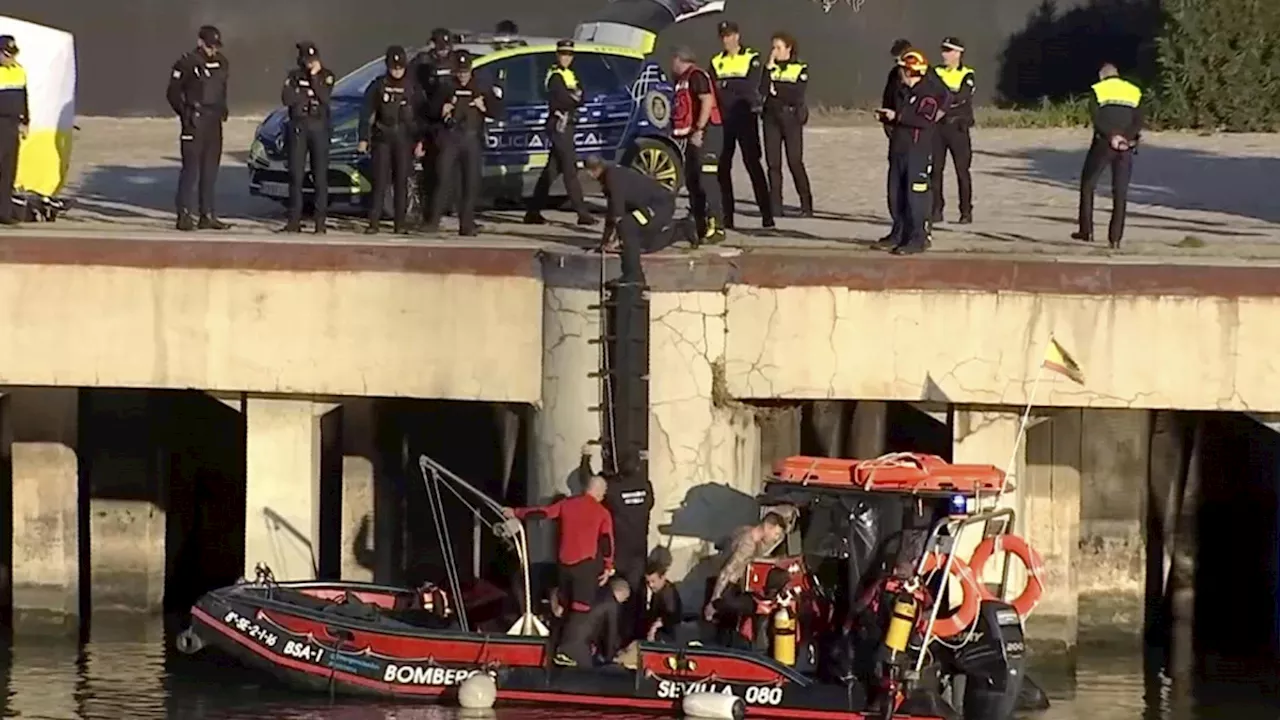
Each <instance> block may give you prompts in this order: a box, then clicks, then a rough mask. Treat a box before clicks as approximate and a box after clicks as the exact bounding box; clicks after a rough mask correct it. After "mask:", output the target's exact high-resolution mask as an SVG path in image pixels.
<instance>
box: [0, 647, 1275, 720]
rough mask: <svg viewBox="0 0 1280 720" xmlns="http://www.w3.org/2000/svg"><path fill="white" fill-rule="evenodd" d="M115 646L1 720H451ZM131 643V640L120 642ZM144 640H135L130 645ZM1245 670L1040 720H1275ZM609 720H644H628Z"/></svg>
mask: <svg viewBox="0 0 1280 720" xmlns="http://www.w3.org/2000/svg"><path fill="white" fill-rule="evenodd" d="M112 634H114V635H118V636H121V637H122V639H119V640H115V639H113V640H101V641H95V642H92V643H90V644H88V645H85V646H83V647H77V646H76V645H74V644H69V643H62V642H50V641H47V640H46V641H40V640H30V641H20V642H17V643H15V644H14V645H13V646H12V647H11V648H10V649H9V651H8V652H7V653H4V654H3V656H0V682H3V683H4V685H5V688H6V692H5V696H4V697H5V700H4V716H5V717H21V718H40V719H47V720H130V719H133V720H157V719H159V718H177V719H181V720H187V719H190V720H195V719H197V718H199V719H209V720H215V719H216V720H242V719H248V718H275V719H277V720H304V719H305V720H455V719H456V718H457V717H458V715H457V712H456V711H454V710H451V709H448V708H441V707H432V706H413V705H405V704H377V703H370V702H368V701H344V700H341V699H339V700H337V701H336V702H333V703H331V702H330V701H329V699H328V698H327V697H318V698H317V697H315V696H307V695H297V694H293V693H290V692H288V691H284V690H281V689H280V688H278V687H275V686H273V685H272V684H270V683H263V682H260V679H259V678H258V677H256V676H254V675H253V674H250V673H248V672H246V671H244V670H241V669H238V668H234V667H222V666H219V665H218V664H216V663H214V662H212V661H210V660H208V659H206V658H205V657H204V656H197V657H194V658H191V657H184V656H180V655H176V654H174V653H172V652H170V651H166V648H165V645H164V643H163V642H162V641H161V639H160V636H159V631H158V630H157V631H156V632H155V633H154V635H153V634H152V633H144V632H139V633H132V634H130V633H124V632H123V631H117V632H114V633H112ZM130 635H131V636H132V638H134V639H124V638H125V637H129V636H130ZM139 637H146V639H143V640H139V639H136V638H139ZM1253 670H1256V668H1250V667H1248V666H1247V665H1246V666H1243V667H1240V668H1236V669H1235V670H1231V669H1228V670H1227V671H1225V672H1224V673H1223V674H1224V675H1225V676H1226V679H1225V680H1224V681H1223V682H1220V683H1218V684H1216V685H1215V686H1214V687H1213V688H1212V689H1201V690H1200V691H1198V699H1197V700H1192V699H1189V698H1184V697H1183V695H1185V693H1178V692H1176V691H1175V688H1173V687H1172V686H1170V685H1169V684H1168V683H1165V685H1164V686H1163V687H1157V690H1156V691H1155V692H1152V693H1151V695H1152V696H1151V697H1147V694H1148V692H1147V690H1146V689H1144V683H1143V680H1142V675H1141V665H1140V663H1139V662H1137V661H1133V660H1123V659H1114V658H1113V659H1108V660H1097V661H1093V660H1089V659H1084V660H1082V661H1081V666H1080V668H1079V670H1078V672H1077V678H1076V683H1075V684H1074V687H1072V684H1071V683H1070V682H1069V681H1067V680H1066V679H1065V678H1056V679H1055V678H1041V679H1042V681H1043V682H1044V684H1045V685H1046V686H1047V687H1048V689H1049V691H1050V694H1051V697H1052V698H1053V700H1054V707H1053V709H1052V710H1050V711H1048V712H1046V713H1043V714H1040V715H1039V716H1038V717H1040V718H1043V720H1166V719H1167V720H1228V719H1230V720H1254V719H1255V718H1256V719H1257V720H1275V719H1276V718H1278V717H1280V710H1278V709H1277V707H1278V706H1280V704H1278V703H1277V702H1276V700H1275V698H1276V697H1277V695H1276V683H1274V682H1270V681H1268V680H1267V679H1266V678H1264V677H1258V676H1257V674H1256V673H1254V672H1252V671H1253ZM599 715H600V713H598V712H583V713H570V712H566V711H564V710H562V709H558V708H552V709H546V710H530V709H511V710H500V711H498V712H497V713H496V717H497V718H498V720H544V719H545V720H554V719H555V718H565V719H566V720H573V719H576V718H583V719H584V720H585V719H586V718H594V717H599ZM611 717H620V718H621V717H643V716H635V715H628V714H626V713H618V714H613V715H611Z"/></svg>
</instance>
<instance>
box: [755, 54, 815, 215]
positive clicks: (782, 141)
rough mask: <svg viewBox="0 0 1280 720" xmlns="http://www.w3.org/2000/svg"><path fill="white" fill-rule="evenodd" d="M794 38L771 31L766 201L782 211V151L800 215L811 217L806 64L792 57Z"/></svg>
mask: <svg viewBox="0 0 1280 720" xmlns="http://www.w3.org/2000/svg"><path fill="white" fill-rule="evenodd" d="M795 53H796V39H795V38H794V37H792V36H791V35H789V34H787V33H784V32H777V33H774V34H773V52H772V54H771V55H770V56H769V67H768V70H769V92H768V95H767V96H766V97H765V100H764V158H765V164H766V165H768V166H769V203H770V206H771V207H772V208H773V215H774V217H777V216H779V215H781V214H782V150H783V147H784V146H785V147H786V150H787V167H788V168H790V170H791V180H792V182H794V183H795V186H796V195H799V196H800V215H801V216H802V217H813V190H812V189H811V188H810V187H809V172H808V171H807V170H805V167H804V126H805V124H807V123H808V122H809V105H808V103H807V102H805V89H806V88H808V86H809V64H808V63H805V62H801V61H800V60H799V59H797V58H796V56H795Z"/></svg>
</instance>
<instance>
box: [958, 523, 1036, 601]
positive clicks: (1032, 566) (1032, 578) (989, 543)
mask: <svg viewBox="0 0 1280 720" xmlns="http://www.w3.org/2000/svg"><path fill="white" fill-rule="evenodd" d="M1002 552H1004V553H1009V554H1010V555H1012V556H1014V557H1016V558H1018V559H1019V560H1021V561H1022V564H1023V565H1025V566H1026V567H1027V587H1026V589H1024V590H1023V591H1022V594H1021V595H1019V596H1018V597H1016V598H1014V600H1013V602H1011V603H1009V604H1010V605H1012V606H1013V609H1014V610H1017V611H1018V615H1019V616H1020V617H1021V618H1022V619H1023V620H1026V619H1027V616H1028V615H1030V614H1031V611H1032V610H1034V609H1035V608H1036V604H1037V603H1039V602H1040V598H1041V596H1043V595H1044V560H1042V559H1041V558H1040V553H1038V552H1036V551H1035V548H1033V547H1031V545H1030V544H1029V543H1028V542H1027V541H1026V540H1023V539H1022V538H1020V537H1018V536H1017V535H996V536H994V537H989V538H987V539H985V540H983V541H982V542H981V543H980V544H979V545H978V547H977V548H976V549H975V550H974V551H973V557H972V558H971V559H970V562H971V563H972V564H973V572H974V574H975V575H976V576H977V577H982V571H983V568H985V567H986V564H987V561H988V560H990V559H991V558H992V557H993V556H994V555H996V554H998V553H1002ZM982 594H983V597H984V598H985V599H989V600H995V599H997V598H996V597H995V596H994V595H992V594H991V593H990V592H988V591H987V590H986V588H985V587H984V588H983V589H982Z"/></svg>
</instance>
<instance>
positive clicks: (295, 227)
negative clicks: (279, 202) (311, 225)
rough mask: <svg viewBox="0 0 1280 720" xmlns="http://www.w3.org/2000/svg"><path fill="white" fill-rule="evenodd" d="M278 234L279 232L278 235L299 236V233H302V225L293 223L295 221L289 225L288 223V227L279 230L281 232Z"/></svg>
mask: <svg viewBox="0 0 1280 720" xmlns="http://www.w3.org/2000/svg"><path fill="white" fill-rule="evenodd" d="M276 232H278V233H286V234H289V235H295V234H297V233H300V232H302V223H296V222H293V221H289V223H288V224H287V225H285V226H284V227H282V228H280V229H279V230H277V231H276Z"/></svg>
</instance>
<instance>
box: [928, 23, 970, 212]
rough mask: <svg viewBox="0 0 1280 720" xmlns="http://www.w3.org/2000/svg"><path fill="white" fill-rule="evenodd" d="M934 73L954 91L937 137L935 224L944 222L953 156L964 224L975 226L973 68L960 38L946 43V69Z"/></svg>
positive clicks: (934, 199) (948, 40)
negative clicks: (945, 179) (971, 135)
mask: <svg viewBox="0 0 1280 720" xmlns="http://www.w3.org/2000/svg"><path fill="white" fill-rule="evenodd" d="M933 71H934V72H935V73H937V75H938V77H939V78H940V79H941V80H942V82H943V84H944V85H946V86H947V90H949V91H950V100H949V102H948V103H947V107H946V115H945V116H944V117H943V118H942V122H941V123H939V124H938V131H937V134H936V135H935V136H934V138H935V139H934V149H933V177H932V183H933V222H935V223H938V222H942V221H943V216H942V211H943V209H944V208H945V207H946V200H945V199H944V198H943V197H942V195H943V191H942V188H943V182H942V179H943V176H944V174H945V172H946V169H947V153H948V152H950V153H951V157H953V158H955V161H956V185H958V186H960V224H961V225H968V224H969V223H971V222H973V178H972V177H971V176H970V175H969V165H970V163H971V162H972V161H973V143H972V142H971V141H970V139H969V130H970V129H972V128H973V68H971V67H969V66H968V65H965V64H964V43H962V42H960V40H959V38H955V37H948V38H944V39H943V40H942V65H938V66H935V67H934V69H933Z"/></svg>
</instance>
